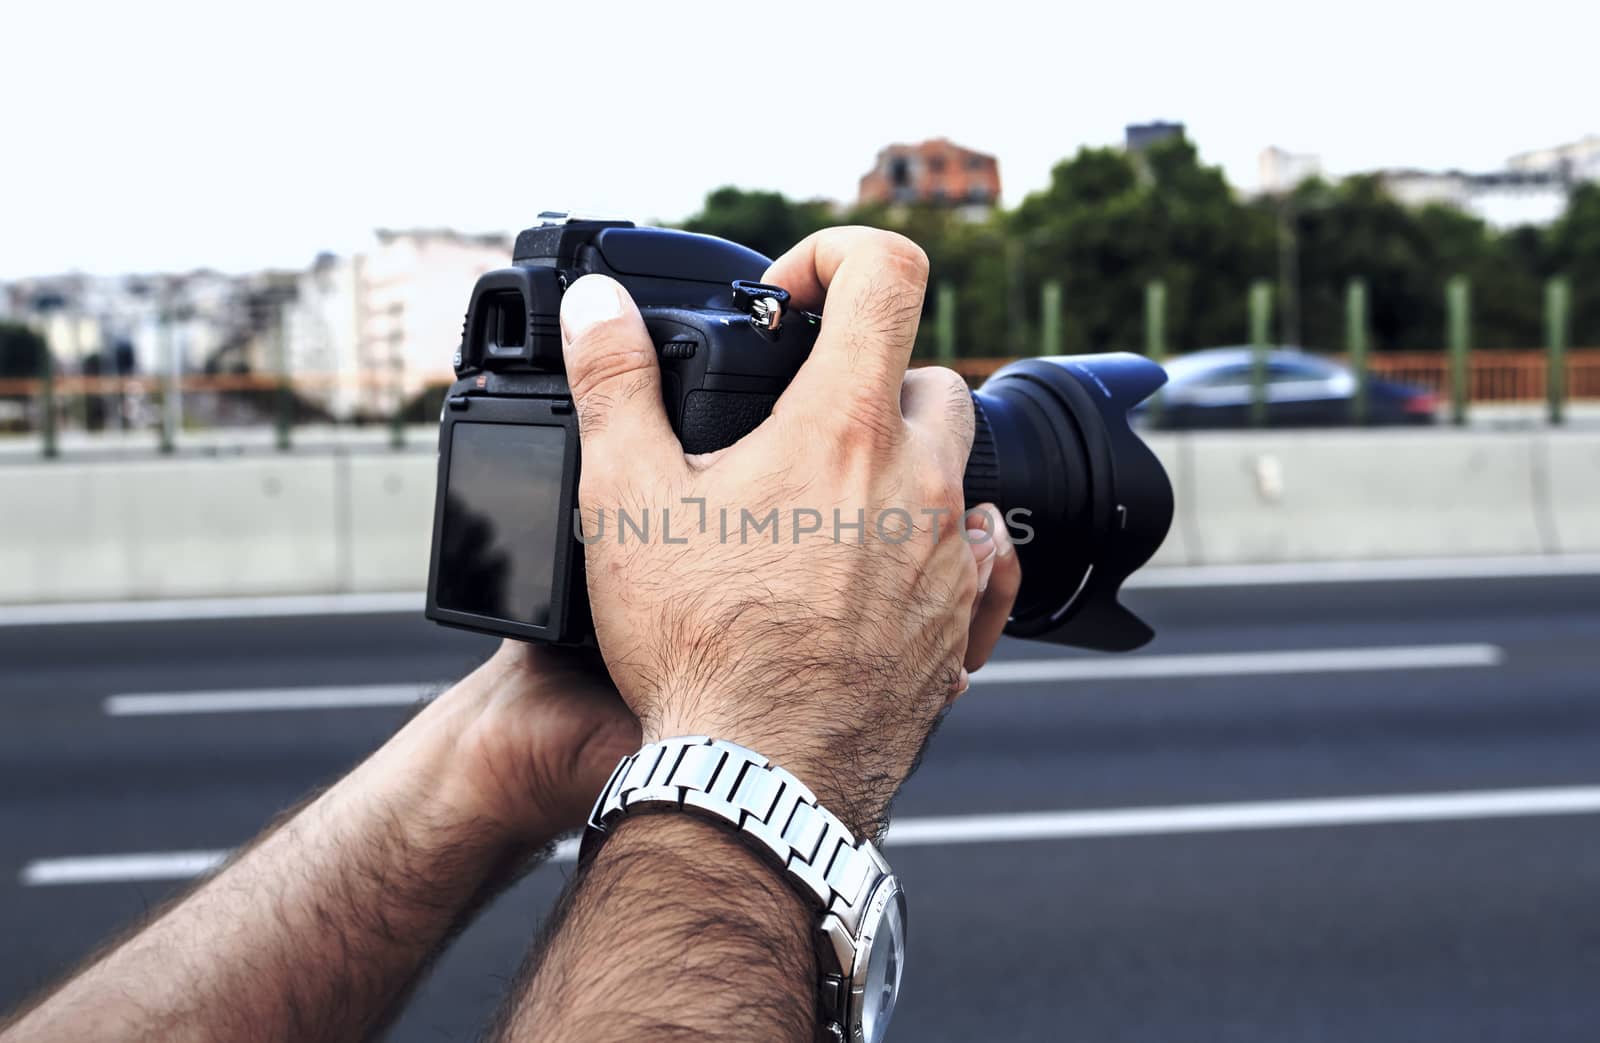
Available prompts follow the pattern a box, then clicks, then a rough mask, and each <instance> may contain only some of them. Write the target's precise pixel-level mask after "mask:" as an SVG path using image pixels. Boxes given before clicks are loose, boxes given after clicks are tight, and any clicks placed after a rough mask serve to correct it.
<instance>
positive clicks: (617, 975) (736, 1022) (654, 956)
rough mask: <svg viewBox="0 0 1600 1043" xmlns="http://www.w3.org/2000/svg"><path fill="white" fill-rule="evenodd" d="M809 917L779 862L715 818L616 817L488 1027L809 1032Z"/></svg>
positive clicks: (601, 1035)
mask: <svg viewBox="0 0 1600 1043" xmlns="http://www.w3.org/2000/svg"><path fill="white" fill-rule="evenodd" d="M812 921H813V916H812V914H811V911H810V910H809V909H808V908H807V907H806V906H805V904H804V903H803V902H802V901H801V899H800V897H799V896H798V895H797V894H796V892H795V891H794V890H793V889H791V888H790V886H789V885H788V884H787V883H786V882H785V881H784V879H783V877H782V874H781V871H779V870H777V869H774V868H772V867H770V866H768V865H766V864H765V863H763V862H762V861H761V860H760V859H759V858H758V857H757V856H756V855H755V854H754V853H752V852H751V851H750V850H749V849H748V848H746V847H745V846H744V845H743V844H742V843H741V842H740V841H739V840H738V839H737V838H736V837H734V836H732V835H730V834H729V833H728V832H727V831H726V830H725V829H723V828H722V827H720V826H717V825H714V824H712V823H709V822H703V821H700V820H698V819H695V818H692V817H690V816H689V815H676V814H668V815H644V816H639V817H636V818H631V819H627V820H625V821H623V822H622V823H621V824H620V825H619V826H618V827H617V828H616V829H615V830H614V831H613V832H612V834H611V835H610V836H609V837H608V838H607V839H606V842H605V844H604V845H603V846H602V847H601V849H600V851H599V853H598V854H597V855H596V856H595V859H594V862H593V863H592V864H591V865H590V866H589V867H588V869H587V870H586V871H585V873H584V874H583V876H582V877H581V878H580V879H579V881H578V882H577V884H576V886H575V887H574V889H573V890H572V891H571V892H570V893H569V895H568V897H567V899H566V902H565V908H564V910H563V914H562V919H561V921H560V923H559V924H558V925H557V928H556V931H555V935H554V937H553V938H552V939H551V941H550V943H549V944H548V945H547V946H546V947H545V948H544V950H543V951H542V952H541V953H539V954H537V955H536V956H535V957H534V961H535V962H534V963H532V964H531V965H530V966H529V968H528V969H527V970H526V971H525V973H524V975H523V981H522V984H521V986H520V987H519V988H518V989H517V991H516V993H515V994H514V995H513V996H512V998H511V1000H510V1002H509V1004H508V1006H507V1008H506V1010H505V1011H503V1012H502V1015H501V1019H500V1025H499V1031H498V1038H500V1039H501V1040H532V1039H551V1040H565V1039H595V1040H607V1039H697V1040H698V1039H705V1040H723V1039H726V1040H750V1039H762V1040H810V1039H812V1037H813V1034H814V1032H815V1025H816V988H817V986H816V981H817V971H816V956H815V948H814V941H813V936H812V931H813V926H812Z"/></svg>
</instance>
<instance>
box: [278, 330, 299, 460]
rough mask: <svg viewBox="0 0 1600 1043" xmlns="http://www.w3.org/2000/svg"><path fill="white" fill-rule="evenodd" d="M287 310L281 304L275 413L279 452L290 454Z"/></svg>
mask: <svg viewBox="0 0 1600 1043" xmlns="http://www.w3.org/2000/svg"><path fill="white" fill-rule="evenodd" d="M287 310H288V309H286V308H285V307H284V306H283V305H282V304H281V303H280V304H279V305H278V329H277V338H276V339H277V352H278V360H277V361H278V390H277V395H276V397H277V403H276V405H277V409H276V411H275V418H274V419H275V426H276V427H277V433H278V451H279V452H284V453H286V452H288V451H289V445H290V438H289V428H290V426H291V425H292V424H293V423H294V395H293V392H291V391H290V388H289V333H288V330H287V329H285V328H284V318H285V314H284V313H285V312H286V311H287Z"/></svg>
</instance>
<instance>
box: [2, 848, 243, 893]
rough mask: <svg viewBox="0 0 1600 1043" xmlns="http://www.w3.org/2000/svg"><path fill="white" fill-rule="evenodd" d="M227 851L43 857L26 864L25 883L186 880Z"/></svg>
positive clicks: (224, 856) (211, 866) (212, 866)
mask: <svg viewBox="0 0 1600 1043" xmlns="http://www.w3.org/2000/svg"><path fill="white" fill-rule="evenodd" d="M227 857H228V852H226V851H159V852H151V853H148V854H140V855H84V856H82V857H80V858H43V859H40V860H39V861H37V862H29V863H28V864H27V865H26V866H24V867H23V868H22V883H23V886H25V887H50V886H53V885H56V884H120V883H127V882H130V881H136V880H185V879H188V878H189V877H191V876H199V875H200V874H201V873H209V872H210V871H211V870H213V869H215V868H216V867H217V866H220V865H221V864H222V863H223V862H224V861H225V860H226V859H227Z"/></svg>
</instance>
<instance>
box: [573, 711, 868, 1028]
mask: <svg viewBox="0 0 1600 1043" xmlns="http://www.w3.org/2000/svg"><path fill="white" fill-rule="evenodd" d="M679 810H681V811H687V812H690V813H692V814H696V815H698V816H700V817H703V818H708V819H711V820H714V821H717V822H721V823H723V824H725V825H727V826H729V827H732V831H733V832H734V833H736V834H738V835H741V836H743V837H746V838H748V839H749V841H750V843H749V846H750V847H751V849H752V850H754V851H756V852H757V853H758V854H760V855H762V856H763V857H764V858H766V860H767V861H768V862H770V863H772V864H774V865H775V866H777V867H778V868H780V869H782V870H785V871H786V875H787V877H788V878H789V880H790V882H791V884H792V885H793V886H794V889H795V891H796V892H797V893H799V894H800V895H801V897H802V898H803V899H805V900H806V901H807V902H808V904H810V905H811V906H812V908H813V909H815V910H816V911H817V912H818V913H819V916H820V922H819V924H818V932H819V935H820V937H819V943H820V944H819V945H818V946H817V952H818V960H819V964H820V972H819V973H820V976H819V981H818V994H819V999H820V1001H821V1010H822V1013H823V1015H824V1017H825V1018H826V1019H827V1022H831V1024H829V1023H824V1024H822V1025H821V1026H819V1027H820V1029H821V1031H822V1033H823V1038H836V1039H841V1038H842V1039H848V1038H850V1037H851V1036H852V1033H851V1031H850V1029H851V1027H853V1026H851V1025H850V1022H851V1020H852V1019H851V1013H850V1012H851V1010H852V1008H853V1007H857V1006H859V1004H858V1003H856V1004H853V1003H852V999H853V998H858V997H852V995H851V992H852V989H851V977H852V971H853V970H854V967H853V964H854V962H855V959H856V954H857V949H858V946H859V944H860V936H861V933H862V928H863V919H864V916H865V913H866V911H867V908H868V906H869V905H870V904H872V902H873V897H874V894H875V892H877V891H878V890H879V885H880V884H881V883H882V882H883V881H884V880H885V879H886V878H887V877H889V876H890V875H891V873H890V869H889V865H888V863H887V862H885V861H884V859H883V856H882V855H880V854H879V853H878V849H877V847H876V846H875V845H873V843H872V842H871V841H870V840H864V839H862V840H858V839H857V838H856V837H855V835H854V834H853V833H851V832H850V830H849V829H848V828H846V827H845V825H844V824H843V823H841V822H840V821H839V820H838V818H836V817H835V816H834V815H833V813H832V812H830V811H828V810H827V809H826V808H824V807H822V806H820V805H819V804H818V803H817V798H816V796H815V794H813V793H812V792H811V790H810V789H809V788H808V787H807V786H806V785H805V783H803V782H801V781H800V780H799V779H797V778H795V777H794V776H793V775H791V774H790V773H789V772H787V771H785V770H783V769H782V768H780V767H777V766H776V765H773V764H771V763H769V762H768V761H767V759H766V758H765V757H763V756H762V755H761V754H759V753H756V752H755V751H754V750H749V749H746V748H745V747H743V746H740V745H737V744H736V743H731V742H726V741H724V740H721V739H712V738H708V737H706V736H700V735H692V736H682V737H678V738H672V739H663V740H661V741H660V742H653V743H649V744H648V745H646V746H644V747H643V748H642V749H640V750H639V752H638V753H635V754H632V755H630V756H627V757H624V758H623V759H622V761H621V763H619V764H618V765H617V767H616V770H615V771H613V772H612V774H611V779H610V781H609V782H607V783H606V787H605V789H603V790H602V791H601V793H600V798H599V800H597V801H596V802H595V806H594V810H593V811H592V812H591V813H590V816H589V829H588V830H587V831H586V832H585V834H584V838H583V844H582V853H581V856H580V857H581V858H582V860H584V861H585V862H586V861H587V860H588V859H590V858H592V857H593V854H594V851H595V849H596V848H597V846H598V843H599V841H600V839H601V837H602V836H603V835H604V834H605V833H606V832H607V831H608V830H609V829H610V828H611V827H613V826H615V825H616V824H617V823H618V822H619V821H620V820H621V819H623V818H625V817H627V816H629V815H631V814H635V813H639V814H644V813H651V812H668V811H679ZM856 991H858V992H859V990H856ZM830 1034H831V1035H830Z"/></svg>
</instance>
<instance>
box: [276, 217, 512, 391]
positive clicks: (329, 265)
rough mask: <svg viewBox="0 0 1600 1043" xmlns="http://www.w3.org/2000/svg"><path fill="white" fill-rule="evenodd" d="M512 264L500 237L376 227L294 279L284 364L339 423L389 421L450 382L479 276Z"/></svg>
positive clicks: (506, 241)
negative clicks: (346, 253)
mask: <svg viewBox="0 0 1600 1043" xmlns="http://www.w3.org/2000/svg"><path fill="white" fill-rule="evenodd" d="M510 261H511V241H510V239H509V238H507V237H505V236H503V235H471V234H466V233H462V232H456V231H453V230H450V229H411V230H403V231H395V230H380V231H379V232H378V233H377V234H376V236H375V238H374V242H373V244H372V246H371V247H370V248H369V249H367V250H365V251H363V252H361V253H358V254H355V255H353V256H350V257H336V256H333V255H331V254H324V255H322V256H320V257H318V258H317V259H316V261H315V263H313V264H312V266H311V268H310V269H309V270H308V271H306V272H304V273H302V274H300V276H299V279H298V285H297V287H296V294H295V300H294V303H293V304H292V305H291V307H290V310H289V315H288V319H287V323H288V324H287V341H288V347H289V368H290V371H291V372H292V373H293V374H294V375H295V377H296V379H297V380H298V381H300V382H301V386H302V388H303V390H304V394H305V395H306V397H308V398H310V399H313V400H315V401H317V402H319V403H320V404H321V405H322V406H323V407H324V408H326V409H327V410H328V411H329V412H330V413H331V414H332V415H333V416H335V417H336V418H341V419H343V418H347V417H351V416H373V417H377V416H387V415H389V414H390V413H392V412H393V410H394V409H396V408H397V407H398V406H399V405H400V404H402V403H403V402H405V401H409V400H410V399H411V398H412V397H414V396H415V395H417V394H419V393H420V392H421V391H422V389H423V388H424V387H426V386H427V385H428V384H429V383H430V382H433V381H438V380H444V379H447V378H448V377H449V376H450V359H451V355H452V354H453V353H454V352H455V349H456V347H457V345H458V344H459V343H460V340H461V320H462V316H463V315H464V314H465V312H466V309H467V300H468V298H469V297H470V296H471V293H472V285H473V283H474V282H476V281H477V278H478V276H480V275H482V274H483V273H484V272H487V271H490V270H492V269H495V268H503V267H505V266H506V265H507V264H509V263H510Z"/></svg>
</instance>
